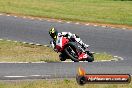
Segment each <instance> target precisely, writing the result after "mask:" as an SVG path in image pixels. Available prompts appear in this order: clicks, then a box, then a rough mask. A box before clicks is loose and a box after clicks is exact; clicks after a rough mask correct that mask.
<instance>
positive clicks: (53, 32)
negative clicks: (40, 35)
mask: <svg viewBox="0 0 132 88" xmlns="http://www.w3.org/2000/svg"><path fill="white" fill-rule="evenodd" d="M49 34H50V36H51V38H52V39H53V41H51V42H50V43H51V45H52V47H53V49H54V50H55V45H56V40H57V38H58V37H60V36H64V37H67V38H69V39H72V40H73V41H77V42H78V43H79V44H80V45H81V46H82V47H83V49H84V50H85V49H86V48H88V46H89V45H87V44H85V43H83V42H82V40H81V39H80V37H79V36H78V35H76V34H72V33H71V32H61V33H59V32H58V31H57V30H56V29H55V28H51V29H50V30H49Z"/></svg>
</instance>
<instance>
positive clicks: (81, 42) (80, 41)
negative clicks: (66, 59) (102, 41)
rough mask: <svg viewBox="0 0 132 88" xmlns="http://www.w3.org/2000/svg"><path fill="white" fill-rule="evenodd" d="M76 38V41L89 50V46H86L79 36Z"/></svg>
mask: <svg viewBox="0 0 132 88" xmlns="http://www.w3.org/2000/svg"><path fill="white" fill-rule="evenodd" d="M74 38H75V40H76V41H77V42H78V43H79V44H81V45H82V46H83V47H84V48H85V49H86V48H88V46H89V45H87V44H85V43H84V42H83V41H82V40H81V39H80V38H79V36H75V37H74Z"/></svg>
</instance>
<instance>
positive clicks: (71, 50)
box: [64, 42, 79, 62]
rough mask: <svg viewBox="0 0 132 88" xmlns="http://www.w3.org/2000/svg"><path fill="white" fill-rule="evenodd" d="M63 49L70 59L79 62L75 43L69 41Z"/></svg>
mask: <svg viewBox="0 0 132 88" xmlns="http://www.w3.org/2000/svg"><path fill="white" fill-rule="evenodd" d="M64 50H65V52H66V54H67V55H68V56H69V57H70V58H71V60H72V61H74V62H79V59H78V47H77V45H76V43H74V42H69V43H68V44H67V45H66V46H65V49H64Z"/></svg>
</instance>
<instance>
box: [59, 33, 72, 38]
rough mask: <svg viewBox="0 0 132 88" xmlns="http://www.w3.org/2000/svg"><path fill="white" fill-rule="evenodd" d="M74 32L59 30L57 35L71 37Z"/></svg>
mask: <svg viewBox="0 0 132 88" xmlns="http://www.w3.org/2000/svg"><path fill="white" fill-rule="evenodd" d="M73 35H74V34H72V33H71V32H61V33H60V34H59V36H64V37H67V38H71V37H72V36H73Z"/></svg>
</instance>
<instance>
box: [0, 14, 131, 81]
mask: <svg viewBox="0 0 132 88" xmlns="http://www.w3.org/2000/svg"><path fill="white" fill-rule="evenodd" d="M51 27H55V28H56V29H58V31H60V32H62V31H69V32H72V33H75V34H78V35H79V36H80V37H81V38H82V40H83V41H84V42H85V43H87V44H89V45H90V50H91V51H93V52H106V53H110V54H112V55H114V56H120V57H122V58H124V60H120V61H111V62H93V63H87V62H81V63H68V62H66V63H61V62H56V63H0V79H1V80H4V79H7V80H8V79H45V78H70V77H75V75H76V72H77V68H78V67H79V66H80V67H83V68H84V69H85V70H86V72H87V73H90V74H91V73H98V74H99V73H101V74H103V73H108V74H110V73H114V74H120V73H122V74H132V30H123V29H120V28H111V27H101V26H92V25H83V24H75V23H66V22H51V21H47V20H37V19H28V18H27V19H26V18H22V17H14V16H6V15H1V16H0V38H1V39H10V40H16V41H21V42H22V41H23V42H29V43H39V44H44V45H46V44H49V41H50V36H49V35H48V30H49V29H50V28H51Z"/></svg>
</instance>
